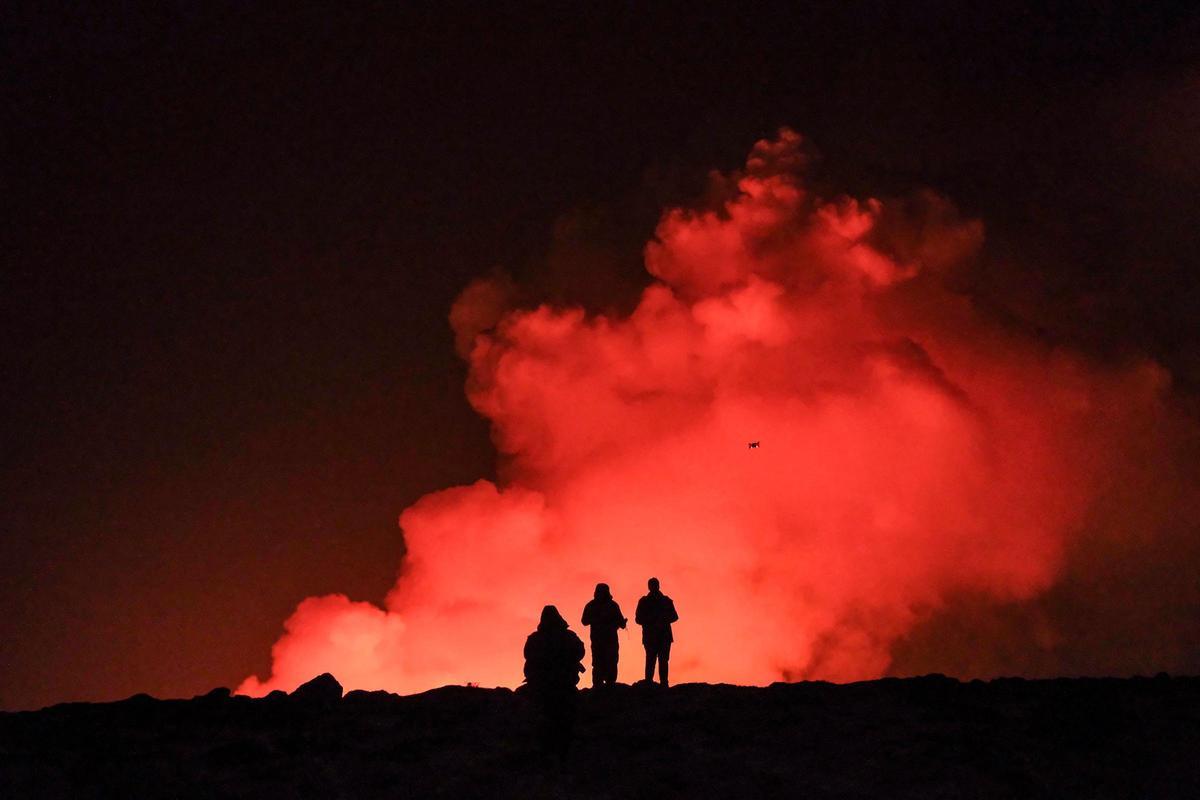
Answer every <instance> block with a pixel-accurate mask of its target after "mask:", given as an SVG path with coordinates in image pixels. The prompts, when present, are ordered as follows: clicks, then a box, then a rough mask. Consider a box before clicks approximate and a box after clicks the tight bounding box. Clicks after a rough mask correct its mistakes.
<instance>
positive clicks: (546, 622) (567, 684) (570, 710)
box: [525, 606, 583, 759]
mask: <svg viewBox="0 0 1200 800" xmlns="http://www.w3.org/2000/svg"><path fill="white" fill-rule="evenodd" d="M582 661H583V642H582V641H580V639H579V637H578V636H576V635H575V634H574V632H572V631H571V629H570V628H568V627H567V621H566V620H565V619H563V618H562V615H561V614H559V613H558V609H557V608H555V607H554V606H546V607H545V608H543V609H542V620H541V622H539V623H538V626H537V630H536V631H534V632H533V633H531V634H529V638H528V639H526V640H525V682H526V683H527V684H528V685H529V690H530V693H531V694H532V695H533V698H534V701H535V702H536V703H537V704H538V706H539V707H540V709H541V712H542V730H541V734H542V749H543V751H544V752H545V753H547V754H549V753H556V754H557V755H558V757H559V759H565V758H566V756H567V750H568V749H569V748H570V746H571V734H572V731H573V729H574V727H575V686H576V685H577V684H578V683H579V673H581V672H583V664H582V663H580V662H582Z"/></svg>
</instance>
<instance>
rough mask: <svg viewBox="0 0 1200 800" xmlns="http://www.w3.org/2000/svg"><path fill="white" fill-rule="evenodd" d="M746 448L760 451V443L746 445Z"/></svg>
mask: <svg viewBox="0 0 1200 800" xmlns="http://www.w3.org/2000/svg"><path fill="white" fill-rule="evenodd" d="M746 447H747V448H749V449H751V450H757V449H758V442H750V443H749V444H747V445H746Z"/></svg>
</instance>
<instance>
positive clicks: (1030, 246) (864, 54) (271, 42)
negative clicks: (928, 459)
mask: <svg viewBox="0 0 1200 800" xmlns="http://www.w3.org/2000/svg"><path fill="white" fill-rule="evenodd" d="M51 5H56V6H57V4H30V6H29V7H28V8H26V9H25V10H23V11H20V10H13V9H8V10H6V11H4V12H0V18H2V20H3V25H2V33H0V35H2V37H3V39H2V46H0V53H2V55H0V58H2V59H3V65H4V66H3V76H4V77H3V80H2V83H0V86H2V91H3V100H4V102H3V107H4V114H5V117H4V123H3V126H2V131H3V133H2V136H3V143H4V146H3V152H4V154H5V159H4V179H3V186H4V192H3V196H4V201H5V202H4V208H5V214H4V218H5V224H4V225H3V226H2V231H3V233H2V235H3V251H4V254H5V257H4V264H5V265H4V271H3V279H2V281H3V282H2V283H0V309H2V313H3V327H2V328H0V330H2V331H3V335H2V342H3V348H2V351H3V365H4V366H3V374H4V376H5V380H4V391H3V393H2V395H0V396H2V398H3V420H4V438H3V448H2V450H0V453H2V456H0V459H2V460H0V467H2V473H0V475H2V477H0V481H2V484H0V485H2V487H3V494H2V497H3V505H2V506H0V569H2V570H3V573H2V580H0V708H4V709H21V708H34V707H39V706H42V705H46V704H49V703H53V702H59V701H66V700H101V699H115V698H119V697H124V696H128V695H130V694H133V693H135V692H142V691H144V692H148V693H151V694H154V695H157V696H190V695H192V694H196V693H199V692H202V691H206V690H207V689H209V688H211V687H213V686H218V685H225V686H232V685H236V684H237V682H238V681H240V680H241V679H242V678H244V677H245V676H246V675H247V674H250V673H252V672H258V673H264V672H265V671H266V670H267V669H268V668H269V665H270V647H271V644H272V643H273V642H274V641H275V640H276V638H277V637H278V635H279V632H280V625H281V621H282V620H283V619H285V618H286V617H287V616H288V615H289V613H290V612H291V610H292V609H293V608H294V606H295V605H296V603H297V602H298V601H300V600H301V599H302V598H304V597H306V596H310V595H318V594H322V593H327V592H333V591H338V592H345V593H347V594H348V595H350V596H351V597H352V598H354V599H359V600H370V601H375V602H378V601H380V600H382V598H383V595H384V594H385V593H386V592H387V590H388V589H389V588H390V587H391V586H392V584H393V582H394V580H395V576H396V571H397V567H398V565H399V563H400V560H401V557H402V555H403V552H404V543H403V539H402V536H401V534H400V531H399V529H398V528H397V524H396V519H397V515H398V514H399V513H400V511H401V510H403V509H404V508H406V507H408V506H409V505H411V504H412V503H413V502H415V501H416V500H417V499H418V498H420V497H421V496H422V495H424V494H426V493H428V492H431V491H434V490H436V489H440V488H444V487H448V486H453V485H457V484H464V483H470V482H472V481H474V480H476V479H477V478H480V477H489V476H492V477H494V476H495V472H496V453H495V450H494V448H493V446H492V444H491V442H490V440H489V433H488V424H487V421H486V420H484V419H481V418H480V417H479V416H478V415H477V414H476V413H475V412H473V411H472V409H471V408H470V406H469V405H468V403H467V400H466V398H465V396H464V393H463V383H464V380H465V378H466V374H467V371H466V366H465V365H464V364H463V363H462V361H461V360H460V359H459V358H458V356H457V355H456V354H455V349H454V336H453V333H452V332H451V330H450V328H449V325H448V323H447V315H448V313H449V309H450V306H451V304H452V303H453V301H454V298H455V297H456V296H457V295H458V294H459V292H461V291H462V289H463V288H464V287H465V286H466V285H467V284H468V283H469V282H470V281H471V280H472V279H473V278H476V277H480V276H485V275H488V274H490V273H491V272H492V271H494V270H496V269H498V268H502V269H504V270H506V271H507V272H508V273H509V274H511V275H513V276H514V278H515V280H516V283H517V284H519V285H520V286H522V287H523V292H524V295H523V297H522V300H523V301H524V302H536V301H542V300H551V301H554V302H559V303H563V302H569V303H580V304H583V305H584V306H585V307H587V308H589V309H592V310H617V311H627V310H628V309H629V307H630V306H631V304H632V303H633V302H634V301H635V300H636V297H637V293H638V291H639V290H640V289H641V288H642V286H643V285H644V284H645V282H646V280H647V278H646V276H645V273H644V269H643V266H642V263H641V246H642V245H643V243H644V242H645V241H646V240H647V239H648V238H649V237H650V235H651V234H652V232H653V230H654V226H655V223H656V222H657V220H658V217H659V214H660V213H661V210H662V208H663V207H664V206H666V205H670V204H673V203H682V202H686V201H687V200H689V199H691V198H695V197H696V196H698V195H699V194H700V193H701V192H702V191H703V188H704V180H705V177H706V175H707V173H708V171H709V170H711V169H723V170H728V169H731V168H734V167H736V166H737V165H738V164H739V163H740V162H741V161H742V160H743V159H744V157H745V153H746V152H747V150H748V149H749V147H750V146H751V145H752V144H753V142H754V141H755V140H757V139H759V138H762V137H764V136H771V135H773V134H774V132H775V131H776V130H777V129H778V128H779V127H780V126H783V125H786V126H790V127H791V128H793V129H795V130H797V131H799V132H800V133H801V134H802V135H803V136H804V137H805V138H806V139H807V140H808V141H809V142H810V143H811V146H812V147H813V148H814V150H815V152H816V153H817V154H818V158H817V160H816V163H815V165H814V167H813V168H812V176H813V177H812V180H813V183H814V184H815V185H816V186H817V187H818V188H820V189H821V190H822V191H824V192H826V193H827V194H829V195H834V194H837V193H841V192H846V193H850V194H854V195H859V196H863V195H868V194H880V195H885V196H886V195H895V194H902V193H905V192H909V191H911V190H913V189H915V188H921V187H931V188H933V189H936V190H937V191H938V192H941V193H943V194H945V195H946V196H948V197H950V198H952V199H953V200H954V202H955V203H957V204H958V206H959V207H960V208H961V209H963V211H964V212H965V213H967V214H969V215H972V216H977V217H979V218H981V219H982V220H984V222H985V224H986V226H987V246H986V257H985V258H984V260H983V261H982V263H981V265H980V267H979V269H977V270H976V271H975V272H974V273H973V274H972V275H971V276H970V277H969V281H968V285H965V286H964V287H963V291H964V292H968V293H970V294H971V295H972V296H974V297H976V298H978V299H979V302H981V303H984V304H986V305H988V306H989V307H994V309H995V313H996V314H998V315H1003V316H1005V317H1007V318H1010V319H1013V320H1019V321H1020V323H1021V324H1023V325H1026V326H1028V327H1029V328H1030V329H1032V330H1036V331H1037V332H1038V335H1039V336H1040V337H1043V338H1044V340H1046V341H1048V342H1052V343H1064V344H1067V345H1070V346H1071V347H1073V348H1076V349H1078V350H1080V351H1082V352H1085V353H1087V354H1089V355H1091V356H1094V357H1095V358H1097V359H1099V360H1101V361H1117V360H1120V359H1123V358H1127V357H1129V356H1130V355H1131V354H1138V355H1146V356H1149V357H1151V358H1153V359H1155V360H1156V361H1157V362H1158V363H1160V364H1162V365H1163V366H1164V367H1166V368H1167V369H1168V370H1169V371H1170V373H1171V375H1172V379H1173V387H1174V388H1173V396H1174V398H1175V400H1176V402H1178V403H1179V404H1180V406H1181V407H1183V408H1185V409H1188V408H1190V409H1191V410H1192V413H1195V409H1196V408H1197V404H1196V403H1195V400H1194V398H1195V393H1196V391H1197V390H1198V389H1200V326H1197V325H1196V309H1197V308H1198V307H1200V225H1197V219H1196V215H1197V208H1198V207H1200V204H1198V203H1197V196H1198V195H1197V192H1198V191H1200V49H1198V48H1197V45H1196V42H1197V41H1200V12H1197V11H1195V10H1188V9H1187V6H1189V5H1191V4H1183V3H1181V4H1178V6H1173V5H1170V4H1155V3H1145V4H1138V5H1137V6H1136V7H1134V8H1125V7H1124V4H1109V3H1103V2H1089V3H1074V4H1072V3H1067V4H1052V10H1049V11H1047V10H1044V9H1042V10H1035V9H1033V8H1029V7H1025V6H1024V5H1020V4H1014V5H1013V7H1012V8H1011V9H1010V10H1009V11H1007V12H1005V13H993V12H986V13H985V12H983V11H980V10H978V9H975V8H974V7H975V6H976V5H979V4H961V3H917V4H912V3H894V4H887V3H845V4H827V5H826V4H816V5H814V6H813V7H806V6H804V5H803V4H800V5H795V6H789V7H788V8H787V9H786V10H784V9H772V10H767V9H766V8H758V7H757V6H756V7H755V10H753V11H749V10H747V11H743V12H741V13H732V12H731V13H728V14H725V15H714V14H708V13H705V14H701V13H699V12H698V11H697V10H696V8H695V7H691V6H687V5H679V6H672V5H671V4H645V5H643V4H637V3H620V4H595V7H589V9H588V10H587V11H586V12H571V13H567V12H566V11H564V10H563V9H564V8H566V5H565V4H562V5H560V4H544V5H543V4H536V5H526V6H508V5H505V8H504V9H503V10H491V11H487V12H481V11H478V10H477V9H476V8H475V6H476V5H477V4H466V5H462V6H457V5H456V4H446V3H438V4H431V5H430V6H428V7H427V8H426V9H424V10H422V9H421V8H420V7H419V6H420V5H421V4H411V5H412V6H413V8H409V9H406V10H401V9H400V8H399V6H398V5H393V4H384V5H381V6H380V7H378V8H374V9H372V10H370V11H361V12H359V11H356V12H354V13H347V12H346V11H344V10H342V9H339V8H335V7H330V8H324V9H318V8H315V7H312V6H309V5H307V4H305V5H304V7H303V8H296V7H293V5H294V4H280V5H279V6H278V7H276V8H273V9H272V8H268V7H267V6H265V5H264V4H254V6H253V9H252V10H248V9H247V8H242V7H241V5H242V4H224V3H195V4H193V3H185V2H175V3H164V4H160V5H157V6H153V7H150V6H147V7H141V6H140V5H139V4H126V3H112V4H100V5H95V6H88V7H86V8H77V7H75V6H74V5H69V4H62V5H61V6H58V7H54V8H51V7H50V6H51ZM1192 530H1193V531H1194V525H1193V528H1192ZM1187 553H1189V554H1191V555H1190V556H1189V557H1197V556H1196V547H1195V545H1194V544H1193V545H1192V546H1191V549H1189V550H1187ZM1173 557H1175V556H1173V555H1171V554H1170V553H1167V552H1165V551H1164V553H1163V554H1162V558H1164V559H1169V558H1173ZM1190 563H1200V557H1197V560H1196V561H1195V562H1190ZM1140 579H1142V580H1151V579H1152V576H1150V575H1146V576H1142V577H1141V578H1140ZM1193 612H1194V614H1195V616H1196V618H1197V619H1200V608H1196V609H1192V610H1190V611H1189V610H1187V609H1184V610H1183V611H1181V612H1179V613H1193ZM514 646H516V645H514ZM1181 658H1182V661H1181V662H1178V663H1182V664H1183V665H1184V666H1187V665H1189V664H1190V665H1192V671H1196V670H1197V669H1200V651H1197V650H1195V649H1194V648H1193V650H1192V651H1191V652H1190V654H1185V655H1184V656H1182V657H1181ZM1188 659H1191V660H1190V661H1189V660H1188ZM913 663H920V659H919V658H916V659H914V660H913Z"/></svg>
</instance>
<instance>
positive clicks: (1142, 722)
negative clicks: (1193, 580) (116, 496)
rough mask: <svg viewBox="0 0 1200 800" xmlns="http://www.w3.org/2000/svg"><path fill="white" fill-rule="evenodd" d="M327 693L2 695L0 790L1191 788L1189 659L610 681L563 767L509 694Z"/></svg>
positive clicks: (1011, 792) (1122, 791)
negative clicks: (1182, 670)
mask: <svg viewBox="0 0 1200 800" xmlns="http://www.w3.org/2000/svg"><path fill="white" fill-rule="evenodd" d="M340 693H341V689H340V687H338V686H337V684H336V682H334V681H333V680H332V679H329V678H328V677H327V676H324V678H323V679H318V680H317V681H315V682H313V683H312V684H308V685H306V687H302V689H301V690H298V691H297V693H295V694H293V695H292V696H284V695H283V694H282V693H276V694H275V695H274V696H272V697H269V698H265V699H262V700H250V699H248V698H242V697H232V698H231V697H229V696H228V692H227V691H226V690H214V691H213V692H211V693H210V694H208V695H205V696H203V697H198V698H195V699H192V700H155V699H152V698H150V697H147V696H145V695H138V696H135V697H131V698H129V699H128V700H123V701H121V702H117V703H103V704H88V703H74V704H66V705H60V706H54V707H52V708H47V709H44V710H42V711H36V712H23V713H15V714H0V797H5V798H26V797H28V798H51V797H71V798H89V797H120V798H160V797H161V798H167V797H171V798H175V797H204V798H225V797H228V798H235V797H255V798H359V797H368V798H375V797H380V798H384V797H386V798H408V797H412V798H423V797H513V798H541V797H582V798H605V797H613V798H618V797H619V798H626V797H629V798H637V797H647V798H649V797H654V798H671V797H682V798H703V797H731V798H753V797H801V798H803V797H809V798H824V797H886V798H895V797H914V798H915V797H920V798H939V797H996V798H1023V797H1055V798H1059V797H1138V798H1142V797H1146V798H1151V797H1179V798H1196V797H1200V679H1197V678H1168V677H1166V676H1160V677H1157V678H1150V679H1140V678H1134V679H1130V680H1115V679H1105V680H1087V679H1082V680H1054V681H1025V680H1015V679H1006V680H996V681H992V682H990V683H984V682H980V681H974V682H971V683H959V682H958V681H955V680H951V679H948V678H943V677H941V676H929V677H924V678H912V679H906V680H895V679H888V680H882V681H872V682H868V683H857V684H850V685H843V686H838V685H832V684H827V683H798V684H776V685H774V686H769V687H766V688H745V687H737V686H710V685H706V684H688V685H682V686H677V687H673V688H671V689H670V690H667V691H661V690H657V689H656V687H646V686H618V687H615V688H614V689H613V690H612V691H610V692H607V693H596V692H591V691H587V692H582V693H581V694H580V698H579V700H580V703H579V724H578V728H577V736H576V741H575V745H574V748H573V749H572V751H571V754H570V756H569V758H568V760H567V762H566V763H565V765H562V766H558V765H556V764H553V763H551V764H549V765H547V764H544V763H543V761H542V759H541V757H540V754H539V751H538V748H537V744H536V739H535V736H534V732H533V726H534V720H533V716H532V715H533V709H532V708H531V706H530V703H529V701H528V700H527V699H526V698H525V697H524V696H523V695H521V694H519V693H513V692H510V691H508V690H487V689H474V688H466V687H446V688H443V689H437V690H435V691H431V692H426V693H424V694H420V695H413V696H408V697H399V696H396V695H391V694H387V693H384V692H373V693H366V692H350V693H349V694H347V695H346V696H345V697H344V698H341V697H339V695H340Z"/></svg>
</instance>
